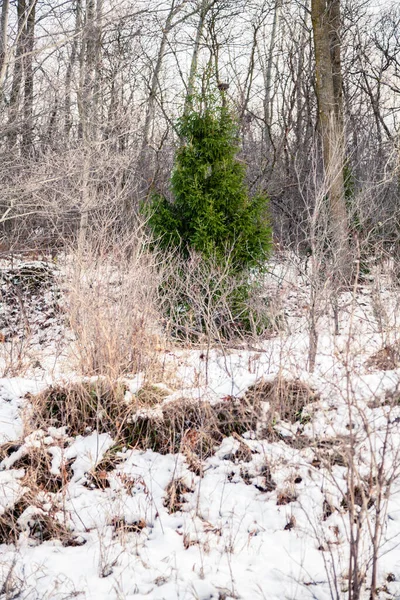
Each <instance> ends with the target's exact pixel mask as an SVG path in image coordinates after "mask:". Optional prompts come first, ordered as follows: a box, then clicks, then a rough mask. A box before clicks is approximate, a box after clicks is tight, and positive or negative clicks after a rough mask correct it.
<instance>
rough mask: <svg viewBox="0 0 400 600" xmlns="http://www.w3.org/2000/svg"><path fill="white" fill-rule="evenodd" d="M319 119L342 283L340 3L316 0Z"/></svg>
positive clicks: (345, 249)
mask: <svg viewBox="0 0 400 600" xmlns="http://www.w3.org/2000/svg"><path fill="white" fill-rule="evenodd" d="M311 18H312V26H313V34H314V49H315V68H316V90H317V99H318V116H319V125H320V131H321V136H322V148H323V158H324V172H325V182H326V187H327V193H328V198H329V209H330V234H331V239H332V244H333V252H334V255H335V258H336V265H335V266H336V271H337V274H338V276H339V277H340V279H341V280H347V279H348V277H349V275H350V270H351V264H350V261H349V256H350V253H349V239H348V224H347V211H346V201H345V194H344V177H343V168H344V131H343V105H342V102H343V101H342V85H341V69H340V38H339V23H340V0H312V2H311Z"/></svg>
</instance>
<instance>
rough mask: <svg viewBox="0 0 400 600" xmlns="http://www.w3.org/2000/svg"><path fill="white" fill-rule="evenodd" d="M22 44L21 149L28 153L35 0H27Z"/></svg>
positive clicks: (31, 115) (31, 113) (30, 131)
mask: <svg viewBox="0 0 400 600" xmlns="http://www.w3.org/2000/svg"><path fill="white" fill-rule="evenodd" d="M27 10H28V14H27V16H26V34H25V36H24V37H25V44H24V77H25V79H24V126H23V130H22V151H23V153H24V154H25V155H29V154H30V153H31V151H32V145H33V48H34V44H35V14H36V0H30V1H29V0H28V6H27Z"/></svg>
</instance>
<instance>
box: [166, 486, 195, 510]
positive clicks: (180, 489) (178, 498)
mask: <svg viewBox="0 0 400 600" xmlns="http://www.w3.org/2000/svg"><path fill="white" fill-rule="evenodd" d="M191 491H192V490H191V489H190V488H188V486H187V485H186V484H185V482H184V481H183V479H182V478H179V479H173V480H172V481H171V482H170V483H169V485H168V486H167V488H166V490H165V494H166V495H165V498H164V506H165V507H166V508H167V509H168V512H169V513H170V514H172V513H175V512H177V511H178V510H181V509H182V505H183V504H184V503H185V502H186V499H185V497H184V494H189V493H190V492H191Z"/></svg>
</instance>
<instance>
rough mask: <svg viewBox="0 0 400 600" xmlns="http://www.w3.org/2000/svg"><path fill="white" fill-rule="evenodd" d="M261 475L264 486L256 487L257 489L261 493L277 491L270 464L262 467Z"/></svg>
mask: <svg viewBox="0 0 400 600" xmlns="http://www.w3.org/2000/svg"><path fill="white" fill-rule="evenodd" d="M260 475H261V477H263V478H264V481H263V484H262V485H256V488H257V489H258V490H260V492H273V491H274V490H276V483H275V481H274V480H273V477H272V472H271V468H270V466H269V464H268V463H265V465H263V466H262V468H261V470H260Z"/></svg>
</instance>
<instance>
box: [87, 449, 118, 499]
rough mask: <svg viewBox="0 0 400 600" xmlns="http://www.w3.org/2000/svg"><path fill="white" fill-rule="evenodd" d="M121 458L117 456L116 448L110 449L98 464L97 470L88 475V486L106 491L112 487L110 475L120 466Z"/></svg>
mask: <svg viewBox="0 0 400 600" xmlns="http://www.w3.org/2000/svg"><path fill="white" fill-rule="evenodd" d="M121 460H122V459H121V458H120V457H119V456H117V455H116V448H110V450H107V452H106V453H105V454H104V456H103V458H102V459H101V461H100V462H98V463H97V465H96V466H95V468H94V469H93V470H92V471H91V472H90V473H87V474H86V478H87V482H86V486H87V487H91V488H98V489H100V490H105V489H106V488H109V487H110V482H109V481H108V475H109V473H111V472H112V471H114V469H115V468H116V467H117V466H118V465H119V463H120V462H121Z"/></svg>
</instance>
